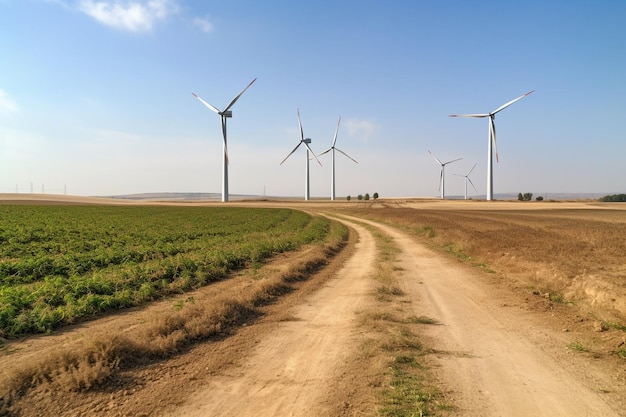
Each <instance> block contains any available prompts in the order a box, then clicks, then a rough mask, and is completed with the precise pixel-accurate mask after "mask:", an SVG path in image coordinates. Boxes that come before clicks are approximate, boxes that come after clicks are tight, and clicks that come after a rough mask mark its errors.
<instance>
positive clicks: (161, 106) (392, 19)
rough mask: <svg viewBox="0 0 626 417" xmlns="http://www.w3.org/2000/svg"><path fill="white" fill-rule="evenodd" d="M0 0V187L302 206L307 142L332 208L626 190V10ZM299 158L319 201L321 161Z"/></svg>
mask: <svg viewBox="0 0 626 417" xmlns="http://www.w3.org/2000/svg"><path fill="white" fill-rule="evenodd" d="M306 3H307V4H304V3H303V2H293V1H265V2H259V1H252V0H251V1H248V0H238V1H234V0H233V1H221V2H218V1H208V0H207V1H191V0H119V1H113V0H0V63H1V65H0V193H12V192H15V191H16V190H17V191H18V192H30V191H31V187H32V190H33V191H34V192H36V193H39V192H42V191H44V192H46V193H55V194H62V193H64V192H65V190H67V193H68V194H75V195H114V194H126V193H140V192H216V193H219V192H221V182H222V168H221V160H222V148H221V144H222V137H221V128H220V120H219V117H218V116H217V115H216V114H215V113H213V112H211V111H209V109H207V108H206V107H204V106H203V105H202V104H201V103H200V102H199V101H198V100H196V99H195V98H194V97H193V96H192V94H191V93H192V92H195V93H197V94H199V95H200V96H201V97H202V98H203V99H204V100H206V101H207V102H209V103H211V104H213V105H214V106H216V107H218V108H223V107H224V106H226V104H227V103H228V102H229V101H230V100H231V99H232V98H233V97H234V96H235V95H236V94H237V93H238V92H239V91H241V90H242V89H243V88H244V87H245V86H246V85H247V84H248V83H249V82H250V81H251V80H252V79H254V78H255V77H256V78H258V79H257V81H256V82H255V83H254V84H253V85H252V86H251V87H250V88H249V89H248V90H247V91H246V93H245V94H244V95H243V96H242V97H241V98H240V99H239V101H237V103H236V104H235V105H234V106H233V108H232V110H233V118H232V119H229V121H228V145H229V156H230V166H229V176H230V180H229V186H230V193H231V194H263V193H264V192H265V193H266V194H267V195H280V196H295V197H298V196H303V195H304V169H305V162H306V157H305V153H304V151H303V150H302V149H299V150H298V152H297V153H295V154H293V155H292V156H291V157H290V158H289V159H288V160H287V161H286V162H285V163H284V164H283V165H280V161H281V160H282V159H283V158H284V157H285V156H287V154H288V153H289V152H290V151H291V149H292V148H293V147H294V146H295V145H296V144H297V141H298V140H299V131H298V119H297V114H296V111H297V109H298V108H299V109H300V113H301V116H302V126H303V129H304V133H305V136H307V137H310V138H312V143H311V146H312V148H313V150H314V151H316V152H318V153H320V152H322V151H323V150H325V149H327V148H328V147H329V146H330V145H331V143H332V139H333V135H334V131H335V127H336V124H337V119H338V117H339V116H341V117H342V122H341V126H340V130H339V135H338V141H337V146H338V147H339V148H340V149H342V150H343V151H345V152H346V153H348V154H349V155H350V156H351V157H353V158H354V159H356V160H357V161H358V162H359V163H358V164H355V163H354V162H352V161H350V160H349V159H347V158H345V157H343V156H341V155H338V156H337V162H336V163H337V180H336V181H337V195H338V196H345V195H348V194H350V195H352V196H355V195H357V194H359V193H362V194H364V193H366V192H369V193H370V194H371V193H373V192H378V193H379V194H380V195H381V196H382V197H391V196H394V197H413V196H416V197H417V196H438V195H439V191H438V181H439V166H438V165H437V163H436V162H435V161H434V160H433V158H432V157H431V155H429V154H428V150H431V151H432V152H433V153H434V154H435V155H436V156H437V157H438V158H439V159H441V160H446V161H447V160H452V159H456V158H463V159H462V160H461V161H458V162H455V163H453V164H450V165H448V166H447V168H446V184H445V185H446V194H447V195H462V194H463V187H464V179H463V178H462V177H457V176H454V175H452V174H455V173H456V174H465V173H466V172H467V171H469V169H470V168H471V167H472V166H473V165H474V163H477V166H476V168H475V169H474V171H473V172H472V174H471V177H470V178H471V179H472V181H473V183H474V184H475V185H476V188H477V189H478V192H475V191H474V190H473V189H471V188H470V195H478V194H483V195H484V194H485V192H486V170H487V134H488V123H487V120H486V119H457V118H450V117H448V115H449V114H453V113H485V112H489V111H492V110H494V109H496V108H497V107H499V106H500V105H501V104H504V103H505V102H507V101H509V100H512V99H513V98H516V97H518V96H520V95H522V94H524V93H526V92H528V91H530V90H536V91H535V92H534V93H533V94H531V95H530V96H528V97H526V98H524V99H523V100H520V101H519V102H517V103H515V104H513V105H512V106H511V107H509V108H507V109H505V110H503V111H502V112H501V113H499V114H498V116H497V117H496V126H497V133H498V142H497V144H498V151H499V155H500V161H499V163H498V164H495V163H494V192H495V193H496V194H498V193H508V192H513V193H517V192H533V193H534V194H535V195H539V194H547V195H548V196H549V194H550V193H561V192H566V193H567V192H570V193H578V192H585V193H590V192H598V193H617V192H620V193H623V192H626V183H625V182H626V163H624V156H625V155H626V135H625V133H624V128H623V120H624V112H625V111H626V25H624V19H625V18H626V3H625V2H623V1H601V2H592V1H579V0H574V1H534V0H529V1H525V2H502V1H499V2H495V1H490V0H486V1H482V2H472V3H468V2H465V1H445V0H444V1H396V2H381V1H368V0H365V1H351V0H349V1H332V2H331V1H317V2H306ZM320 159H321V161H322V164H323V167H319V166H318V165H317V164H315V163H312V164H311V167H310V169H311V195H312V196H313V197H326V196H329V194H330V175H331V171H330V168H331V161H330V158H329V155H328V154H327V155H324V156H323V157H321V158H320Z"/></svg>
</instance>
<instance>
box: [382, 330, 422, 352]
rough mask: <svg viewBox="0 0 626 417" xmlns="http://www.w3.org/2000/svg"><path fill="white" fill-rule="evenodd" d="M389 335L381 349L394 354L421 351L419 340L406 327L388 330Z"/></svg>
mask: <svg viewBox="0 0 626 417" xmlns="http://www.w3.org/2000/svg"><path fill="white" fill-rule="evenodd" d="M389 331H390V335H389V338H388V339H387V341H385V342H384V343H383V345H382V347H383V349H385V350H387V351H390V352H395V351H400V350H405V349H409V350H414V351H421V350H422V343H421V342H420V340H419V338H418V337H417V336H416V335H415V334H413V333H412V332H411V331H410V330H409V329H407V328H406V327H396V328H392V329H389Z"/></svg>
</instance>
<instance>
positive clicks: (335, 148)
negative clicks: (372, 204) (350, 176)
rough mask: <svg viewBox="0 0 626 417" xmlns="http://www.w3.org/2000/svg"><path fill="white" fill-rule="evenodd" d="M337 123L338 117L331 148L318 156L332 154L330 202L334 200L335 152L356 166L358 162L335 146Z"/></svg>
mask: <svg viewBox="0 0 626 417" xmlns="http://www.w3.org/2000/svg"><path fill="white" fill-rule="evenodd" d="M339 123H341V117H339V121H338V122H337V129H336V130H335V139H333V146H331V147H330V148H328V149H326V150H325V151H324V152H322V153H321V154H319V155H318V156H322V155H324V154H326V153H328V152H330V151H333V153H332V156H333V159H332V161H333V167H332V175H331V182H330V199H331V200H334V199H335V151H339V152H341V153H342V154H344V155H345V156H347V157H348V158H350V159H352V160H353V161H354V162H356V163H357V164H358V162H357V161H356V160H355V159H353V158H352V157H351V156H350V155H348V154H347V153H345V152H344V151H342V150H341V149H339V148H338V147H337V146H336V145H337V132H339Z"/></svg>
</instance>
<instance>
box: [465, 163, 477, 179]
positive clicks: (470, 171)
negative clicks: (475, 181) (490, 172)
mask: <svg viewBox="0 0 626 417" xmlns="http://www.w3.org/2000/svg"><path fill="white" fill-rule="evenodd" d="M476 165H478V163H475V164H474V166H473V167H472V169H470V170H469V172H468V173H467V175H466V177H469V174H471V173H472V171H473V170H474V168H476Z"/></svg>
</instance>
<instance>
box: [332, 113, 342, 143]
mask: <svg viewBox="0 0 626 417" xmlns="http://www.w3.org/2000/svg"><path fill="white" fill-rule="evenodd" d="M339 123H341V116H339V121H338V122H337V129H335V139H333V148H334V147H335V144H336V143H337V133H338V132H339Z"/></svg>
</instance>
